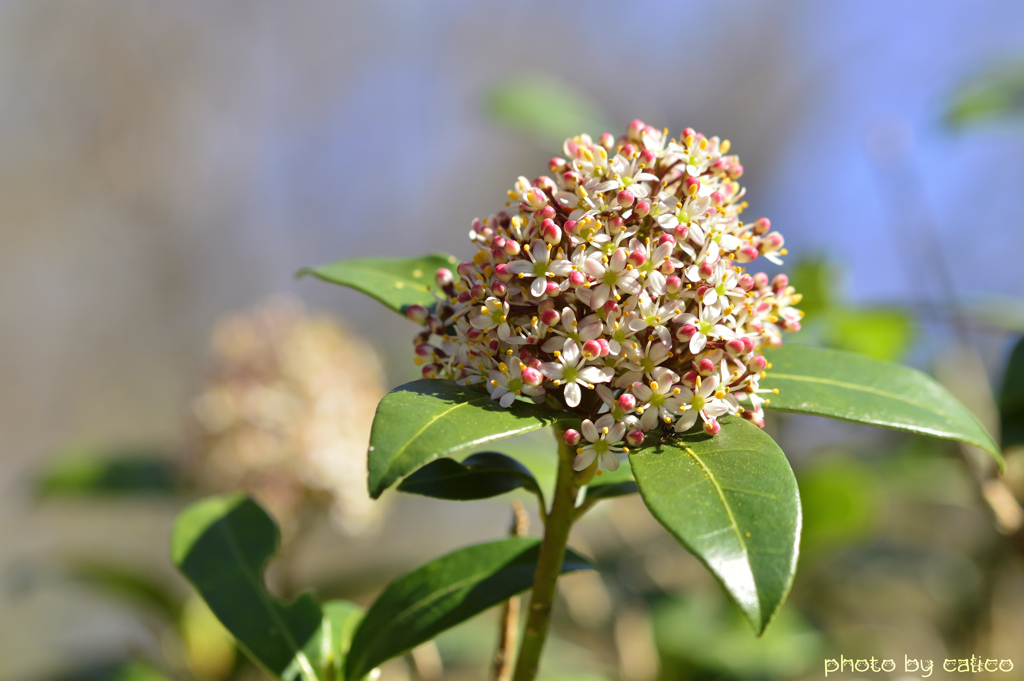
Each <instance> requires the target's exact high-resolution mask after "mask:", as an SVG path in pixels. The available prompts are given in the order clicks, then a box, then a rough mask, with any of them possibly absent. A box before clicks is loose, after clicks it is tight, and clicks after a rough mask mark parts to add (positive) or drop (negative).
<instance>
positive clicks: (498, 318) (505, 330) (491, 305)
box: [469, 298, 512, 341]
mask: <svg viewBox="0 0 1024 681" xmlns="http://www.w3.org/2000/svg"><path fill="white" fill-rule="evenodd" d="M469 323H470V324H472V325H473V328H474V329H480V330H481V331H490V330H491V329H497V330H498V338H500V339H501V340H503V341H507V340H508V338H509V336H511V335H512V329H511V327H509V325H508V303H506V302H503V301H500V300H498V299H497V298H488V299H487V300H485V301H484V304H483V305H482V306H481V307H480V314H478V315H476V316H475V317H473V318H472V319H471V320H469Z"/></svg>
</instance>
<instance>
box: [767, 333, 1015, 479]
mask: <svg viewBox="0 0 1024 681" xmlns="http://www.w3.org/2000/svg"><path fill="white" fill-rule="evenodd" d="M764 355H765V357H766V358H767V359H768V361H769V362H770V363H771V369H769V370H768V376H767V378H765V379H763V380H762V381H761V387H762V388H766V389H777V390H778V391H779V393H778V394H777V395H772V396H771V399H770V402H769V404H767V405H766V408H767V409H776V410H779V411H789V412H796V413H801V414H815V415H818V416H827V417H829V418H837V419H843V420H845V421H853V422H856V423H866V424H868V425H873V426H882V427H885V428H895V429H897V430H905V431H909V432H912V433H920V434H922V435H929V436H931V437H938V438H943V439H947V440H960V441H962V442H967V443H968V444H972V445H975V446H976V447H980V448H982V449H984V450H985V451H987V452H989V453H990V454H992V456H993V458H995V460H996V462H997V463H998V464H999V467H1000V470H1001V469H1002V467H1003V457H1002V454H1001V453H1000V451H999V447H997V446H996V444H995V442H993V441H992V438H991V436H990V435H989V434H988V433H986V432H985V429H984V428H983V427H982V426H981V424H980V423H978V419H976V418H975V417H974V415H973V414H971V413H970V412H969V411H967V409H966V407H964V406H963V405H962V404H960V402H958V401H957V399H956V398H955V397H953V396H952V395H951V394H949V392H948V391H947V390H946V389H945V388H943V387H942V386H941V385H939V384H938V383H937V382H936V381H934V380H933V379H932V378H931V377H929V376H927V375H926V374H923V373H921V372H920V371H917V370H916V369H911V368H910V367H907V366H903V365H900V364H892V363H889V362H879V361H876V360H873V359H871V358H869V357H865V356H863V355H858V354H855V353H852V352H842V351H840V350H823V349H821V348H811V347H806V346H800V345H792V344H786V345H783V346H782V347H779V348H773V349H771V350H766V351H765V353H764Z"/></svg>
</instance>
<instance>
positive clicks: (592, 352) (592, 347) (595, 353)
mask: <svg viewBox="0 0 1024 681" xmlns="http://www.w3.org/2000/svg"><path fill="white" fill-rule="evenodd" d="M582 352H583V356H584V357H586V358H587V359H596V358H598V357H600V356H601V344H600V343H598V342H597V341H596V340H588V341H587V342H586V343H584V344H583V349H582Z"/></svg>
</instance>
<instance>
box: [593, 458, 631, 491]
mask: <svg viewBox="0 0 1024 681" xmlns="http://www.w3.org/2000/svg"><path fill="white" fill-rule="evenodd" d="M636 492H637V488H636V480H634V479H633V469H632V467H631V466H630V465H629V460H628V459H627V460H625V461H623V462H622V463H621V464H619V468H618V470H615V471H604V472H603V473H602V474H601V475H595V476H594V477H593V478H591V479H590V482H589V483H587V492H586V496H585V500H590V499H611V498H613V497H623V496H628V495H630V494H636Z"/></svg>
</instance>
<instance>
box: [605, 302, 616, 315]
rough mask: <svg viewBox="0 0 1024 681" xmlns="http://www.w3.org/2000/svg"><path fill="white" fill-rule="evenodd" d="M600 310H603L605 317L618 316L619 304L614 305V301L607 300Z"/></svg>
mask: <svg viewBox="0 0 1024 681" xmlns="http://www.w3.org/2000/svg"><path fill="white" fill-rule="evenodd" d="M601 309H602V310H604V313H605V314H606V315H618V314H619V304H618V303H616V302H615V301H614V300H609V301H608V302H606V303H605V304H604V307H602V308H601Z"/></svg>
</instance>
